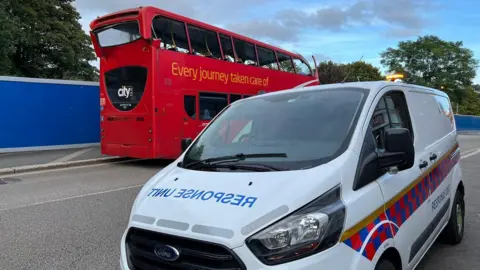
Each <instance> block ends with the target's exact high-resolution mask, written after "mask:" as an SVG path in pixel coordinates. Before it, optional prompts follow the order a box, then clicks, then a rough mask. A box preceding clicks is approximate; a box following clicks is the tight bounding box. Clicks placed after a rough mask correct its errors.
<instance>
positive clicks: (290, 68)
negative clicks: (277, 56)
mask: <svg viewBox="0 0 480 270" xmlns="http://www.w3.org/2000/svg"><path fill="white" fill-rule="evenodd" d="M279 65H280V70H284V71H288V72H292V73H295V69H296V70H302V68H301V67H300V66H299V65H298V64H297V63H295V62H294V63H293V66H292V62H290V61H283V62H280V63H279ZM294 66H295V69H294Z"/></svg>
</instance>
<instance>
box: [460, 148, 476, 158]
mask: <svg viewBox="0 0 480 270" xmlns="http://www.w3.org/2000/svg"><path fill="white" fill-rule="evenodd" d="M479 153H480V149H475V150H473V151H469V152H468V154H464V155H462V156H461V157H460V158H461V159H464V158H468V157H471V156H474V155H477V154H479Z"/></svg>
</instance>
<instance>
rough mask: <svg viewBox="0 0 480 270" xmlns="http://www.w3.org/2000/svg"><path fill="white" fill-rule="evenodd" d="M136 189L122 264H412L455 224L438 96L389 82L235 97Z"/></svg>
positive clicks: (391, 269) (452, 150) (396, 267)
mask: <svg viewBox="0 0 480 270" xmlns="http://www.w3.org/2000/svg"><path fill="white" fill-rule="evenodd" d="M179 147H182V148H183V153H182V155H181V156H180V157H179V158H178V159H177V160H176V161H175V162H173V163H171V164H170V165H168V166H167V167H165V168H163V169H162V170H161V171H160V172H158V173H157V174H156V175H155V176H154V177H152V178H151V179H150V180H149V181H148V182H147V183H146V184H145V185H144V186H143V188H142V189H141V191H140V192H139V194H138V195H137V197H136V199H135V201H134V203H133V206H132V210H131V215H130V217H129V223H128V227H127V228H126V230H125V233H124V234H123V237H122V239H121V259H120V264H121V266H122V268H123V269H131V270H139V269H238V270H243V269H248V270H257V269H280V270H287V269H288V270H294V269H302V270H318V269H339V270H340V269H351V270H353V269H360V270H361V269H375V270H400V269H414V268H415V267H416V266H417V265H418V263H419V262H420V260H421V259H422V257H423V256H424V255H425V253H426V252H427V251H428V249H429V248H430V246H431V245H432V244H433V243H434V241H435V240H436V239H437V238H439V239H441V240H442V241H444V242H446V243H449V244H452V245H455V244H458V243H460V241H462V238H463V233H464V223H465V222H464V213H465V202H464V194H465V192H464V189H465V187H464V183H463V180H462V175H461V170H460V163H459V161H460V149H459V144H458V140H457V132H456V127H455V119H454V117H453V112H452V108H451V104H450V100H449V98H448V96H447V95H446V94H445V93H443V92H441V91H439V90H436V89H430V88H426V87H420V86H416V85H409V84H404V83H398V82H386V81H379V82H355V83H341V84H330V85H321V86H313V87H306V88H301V89H290V90H285V91H281V92H276V93H267V94H263V95H258V96H254V97H250V98H247V99H244V100H238V101H236V102H234V103H232V104H230V105H229V106H227V107H226V108H224V109H223V110H222V111H221V112H220V113H218V115H216V116H215V117H214V119H213V120H212V121H211V122H210V123H209V124H208V126H206V127H205V129H204V130H203V131H202V132H201V133H200V134H199V135H198V136H197V137H196V138H191V139H189V138H184V139H183V141H182V146H179Z"/></svg>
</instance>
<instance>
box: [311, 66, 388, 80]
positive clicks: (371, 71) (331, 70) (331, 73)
mask: <svg viewBox="0 0 480 270" xmlns="http://www.w3.org/2000/svg"><path fill="white" fill-rule="evenodd" d="M318 73H319V80H320V83H321V84H329V83H339V82H342V81H343V80H344V79H345V82H357V81H378V80H383V79H384V78H383V77H382V75H381V73H380V70H379V69H378V68H376V67H374V66H373V65H371V64H369V63H366V62H364V61H356V62H352V63H349V64H340V63H334V62H332V61H324V62H320V64H319V65H318ZM347 75H348V76H347Z"/></svg>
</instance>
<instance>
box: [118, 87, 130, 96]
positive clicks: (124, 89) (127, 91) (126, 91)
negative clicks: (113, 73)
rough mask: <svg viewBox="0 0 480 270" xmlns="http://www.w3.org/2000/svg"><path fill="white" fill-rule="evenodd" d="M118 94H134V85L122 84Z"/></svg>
mask: <svg viewBox="0 0 480 270" xmlns="http://www.w3.org/2000/svg"><path fill="white" fill-rule="evenodd" d="M118 96H119V97H124V98H129V97H132V96H133V87H131V86H122V87H120V89H118Z"/></svg>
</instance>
